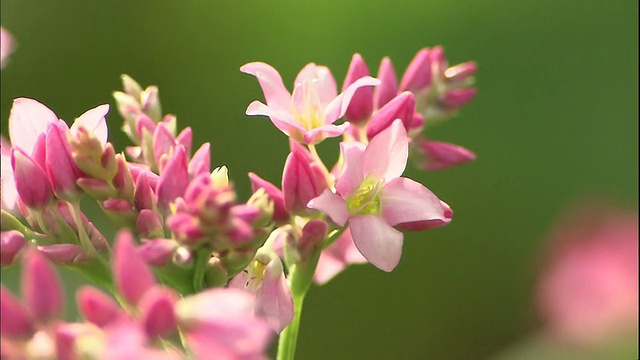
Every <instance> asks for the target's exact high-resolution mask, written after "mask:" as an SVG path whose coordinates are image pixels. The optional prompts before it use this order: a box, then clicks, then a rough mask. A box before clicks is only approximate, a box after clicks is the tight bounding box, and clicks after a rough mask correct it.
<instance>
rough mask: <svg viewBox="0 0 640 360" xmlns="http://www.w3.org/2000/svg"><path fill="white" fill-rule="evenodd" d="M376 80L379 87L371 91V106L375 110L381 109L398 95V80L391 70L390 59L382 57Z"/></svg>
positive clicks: (394, 72)
mask: <svg viewBox="0 0 640 360" xmlns="http://www.w3.org/2000/svg"><path fill="white" fill-rule="evenodd" d="M378 79H380V85H378V86H376V88H375V89H374V90H373V106H374V108H375V109H379V108H381V107H382V106H383V105H384V104H386V103H387V102H389V101H390V100H391V99H393V98H394V97H396V95H398V79H397V78H396V71H395V70H394V68H393V64H392V63H391V59H389V58H388V57H384V58H383V59H382V62H380V68H379V69H378Z"/></svg>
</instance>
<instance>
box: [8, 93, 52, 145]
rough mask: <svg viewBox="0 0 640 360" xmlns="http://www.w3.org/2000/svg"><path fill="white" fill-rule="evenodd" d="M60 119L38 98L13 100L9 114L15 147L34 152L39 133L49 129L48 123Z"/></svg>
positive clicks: (10, 133)
mask: <svg viewBox="0 0 640 360" xmlns="http://www.w3.org/2000/svg"><path fill="white" fill-rule="evenodd" d="M56 121H58V116H57V115H56V114H55V113H54V112H53V111H51V110H50V109H49V108H48V107H46V106H44V105H43V104H41V103H39V102H38V101H36V100H33V99H28V98H18V99H15V100H13V106H12V107H11V113H10V114H9V138H10V139H11V144H12V145H13V147H14V148H19V149H22V150H23V151H24V152H25V153H26V154H32V152H33V147H34V145H35V142H36V139H37V138H38V135H40V134H42V133H44V132H45V131H46V130H47V124H49V123H50V122H56Z"/></svg>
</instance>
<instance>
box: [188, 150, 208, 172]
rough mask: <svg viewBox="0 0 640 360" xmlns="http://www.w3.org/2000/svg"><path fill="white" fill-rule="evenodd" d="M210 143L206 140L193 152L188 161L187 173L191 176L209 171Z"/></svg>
mask: <svg viewBox="0 0 640 360" xmlns="http://www.w3.org/2000/svg"><path fill="white" fill-rule="evenodd" d="M210 147H211V145H210V144H209V143H208V142H207V143H204V144H202V146H200V148H199V149H198V150H197V151H196V153H195V154H193V157H192V158H191V161H189V174H190V175H191V176H192V177H195V176H196V175H200V174H203V173H211V150H210Z"/></svg>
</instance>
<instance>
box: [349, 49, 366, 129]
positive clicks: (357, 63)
mask: <svg viewBox="0 0 640 360" xmlns="http://www.w3.org/2000/svg"><path fill="white" fill-rule="evenodd" d="M365 76H369V68H367V64H366V63H365V62H364V59H363V58H362V55H360V54H353V58H352V59H351V64H350V65H349V70H348V71H347V76H346V77H345V79H344V84H343V85H342V91H345V90H346V89H347V87H348V86H349V85H351V84H353V83H354V82H355V81H356V80H358V79H360V78H362V77H365ZM372 112H373V88H372V87H369V86H365V87H361V88H359V89H358V90H357V91H356V92H355V93H354V95H353V97H352V99H351V102H350V103H349V107H348V108H347V112H346V113H345V114H344V118H345V120H347V121H350V122H352V123H355V122H359V121H363V120H366V119H368V118H369V116H371V113H372Z"/></svg>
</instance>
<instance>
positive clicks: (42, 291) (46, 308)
mask: <svg viewBox="0 0 640 360" xmlns="http://www.w3.org/2000/svg"><path fill="white" fill-rule="evenodd" d="M22 291H23V295H24V299H25V300H26V302H27V304H28V305H29V310H30V312H31V314H32V315H33V316H34V318H36V319H37V320H38V321H39V322H42V323H47V322H48V321H50V320H53V319H57V318H58V317H59V316H60V314H61V313H62V307H63V303H64V299H63V291H62V286H61V283H60V279H59V278H58V274H56V272H55V271H54V270H53V267H52V266H51V264H49V262H48V261H47V259H46V258H45V257H44V256H43V255H42V254H40V252H39V251H37V250H31V251H29V252H28V254H27V256H26V259H25V264H24V268H23V270H22Z"/></svg>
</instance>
